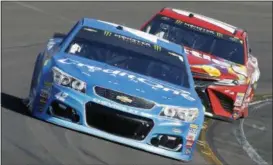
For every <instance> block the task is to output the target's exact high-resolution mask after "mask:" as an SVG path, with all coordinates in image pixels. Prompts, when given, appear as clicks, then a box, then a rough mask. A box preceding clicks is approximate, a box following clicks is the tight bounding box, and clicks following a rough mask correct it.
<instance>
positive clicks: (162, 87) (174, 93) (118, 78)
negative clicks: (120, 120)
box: [53, 55, 200, 107]
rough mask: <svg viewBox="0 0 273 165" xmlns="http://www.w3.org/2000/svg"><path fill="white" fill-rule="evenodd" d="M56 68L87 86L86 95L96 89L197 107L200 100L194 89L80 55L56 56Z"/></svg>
mask: <svg viewBox="0 0 273 165" xmlns="http://www.w3.org/2000/svg"><path fill="white" fill-rule="evenodd" d="M53 59H54V65H55V66H56V67H58V68H59V69H61V70H63V71H64V72H66V73H68V74H70V75H72V76H74V77H76V78H78V79H80V80H83V81H85V82H86V83H87V92H86V93H87V94H88V95H93V92H94V91H93V88H94V87H95V86H99V87H103V88H108V89H112V90H116V91H119V92H122V93H125V94H128V95H132V96H136V97H140V98H144V99H147V100H151V101H154V102H156V103H158V104H166V105H176V106H189V107H196V105H197V103H198V102H199V101H200V100H199V99H198V97H197V94H196V93H195V91H194V90H190V89H188V88H182V87H179V86H176V85H172V84H167V83H164V84H163V82H162V81H159V80H157V79H153V78H151V77H147V76H143V75H139V74H136V73H133V72H129V71H127V70H122V69H119V68H117V67H113V66H110V65H107V64H104V63H100V62H96V61H93V60H88V59H84V58H81V57H78V56H72V55H67V56H62V57H61V58H57V57H54V58H53Z"/></svg>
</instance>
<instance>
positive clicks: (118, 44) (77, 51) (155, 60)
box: [66, 28, 190, 88]
mask: <svg viewBox="0 0 273 165" xmlns="http://www.w3.org/2000/svg"><path fill="white" fill-rule="evenodd" d="M89 29H90V28H89ZM93 30H94V29H93ZM117 35H118V34H115V33H110V32H105V31H100V30H98V29H96V32H95V31H94V32H91V31H90V30H89V31H87V30H84V29H82V30H80V32H79V33H78V34H76V36H75V37H74V39H73V40H72V42H71V43H70V44H69V46H68V47H67V48H66V53H69V54H73V55H77V56H81V57H84V58H88V59H90V60H95V61H98V62H102V63H106V64H108V65H111V66H115V67H118V68H121V69H125V70H129V71H132V72H135V73H138V74H142V75H146V76H150V77H153V78H156V79H159V80H161V81H165V82H168V83H171V84H175V85H179V86H182V87H185V88H189V87H190V85H189V80H188V74H187V72H186V68H185V62H184V61H183V57H181V58H178V57H177V56H173V55H172V54H175V53H173V52H169V51H167V50H165V49H164V50H163V48H161V47H159V46H158V47H156V46H152V47H149V46H151V45H149V44H147V43H144V42H143V43H140V42H133V43H130V42H129V40H123V39H124V38H123V39H121V38H120V37H117ZM115 36H116V37H115ZM136 43H138V44H136ZM179 56H181V55H179Z"/></svg>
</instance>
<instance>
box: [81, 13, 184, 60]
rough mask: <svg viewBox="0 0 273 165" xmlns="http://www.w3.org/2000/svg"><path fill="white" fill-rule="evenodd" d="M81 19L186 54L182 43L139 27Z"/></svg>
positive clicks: (86, 22) (83, 21) (85, 22)
mask: <svg viewBox="0 0 273 165" xmlns="http://www.w3.org/2000/svg"><path fill="white" fill-rule="evenodd" d="M81 21H82V26H86V27H93V28H97V29H101V30H105V31H109V32H113V33H118V34H121V35H125V36H127V37H132V38H135V39H138V40H142V41H146V42H149V43H152V44H156V45H158V46H161V47H163V48H165V49H167V50H170V51H174V52H176V53H179V54H181V55H183V54H184V49H183V48H182V47H181V45H178V44H175V43H173V42H170V41H168V40H165V39H162V38H159V37H157V36H154V35H151V34H148V33H145V32H142V31H140V30H137V29H133V28H130V27H126V26H124V25H119V24H116V23H112V22H107V21H102V20H97V19H92V18H83V19H82V20H81Z"/></svg>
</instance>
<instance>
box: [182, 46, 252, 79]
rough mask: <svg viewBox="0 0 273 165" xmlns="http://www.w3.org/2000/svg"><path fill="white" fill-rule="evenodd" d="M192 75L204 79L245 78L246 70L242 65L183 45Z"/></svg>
mask: <svg viewBox="0 0 273 165" xmlns="http://www.w3.org/2000/svg"><path fill="white" fill-rule="evenodd" d="M185 52H186V54H187V56H188V60H189V63H190V67H191V71H192V72H193V77H195V78H197V77H199V78H206V79H233V80H246V79H247V76H248V75H247V70H246V67H245V66H244V65H240V64H236V63H233V62H231V61H227V60H225V59H223V58H219V57H216V56H213V55H211V54H205V53H203V52H200V51H197V50H194V49H190V48H187V47H185Z"/></svg>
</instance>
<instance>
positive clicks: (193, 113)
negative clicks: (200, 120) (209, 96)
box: [160, 106, 199, 122]
mask: <svg viewBox="0 0 273 165" xmlns="http://www.w3.org/2000/svg"><path fill="white" fill-rule="evenodd" d="M198 114H199V110H198V109H197V108H182V107H174V106H166V107H164V108H163V109H162V111H161V112H160V116H164V117H168V118H173V119H178V120H181V121H184V122H193V121H195V120H196V118H197V117H198Z"/></svg>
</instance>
